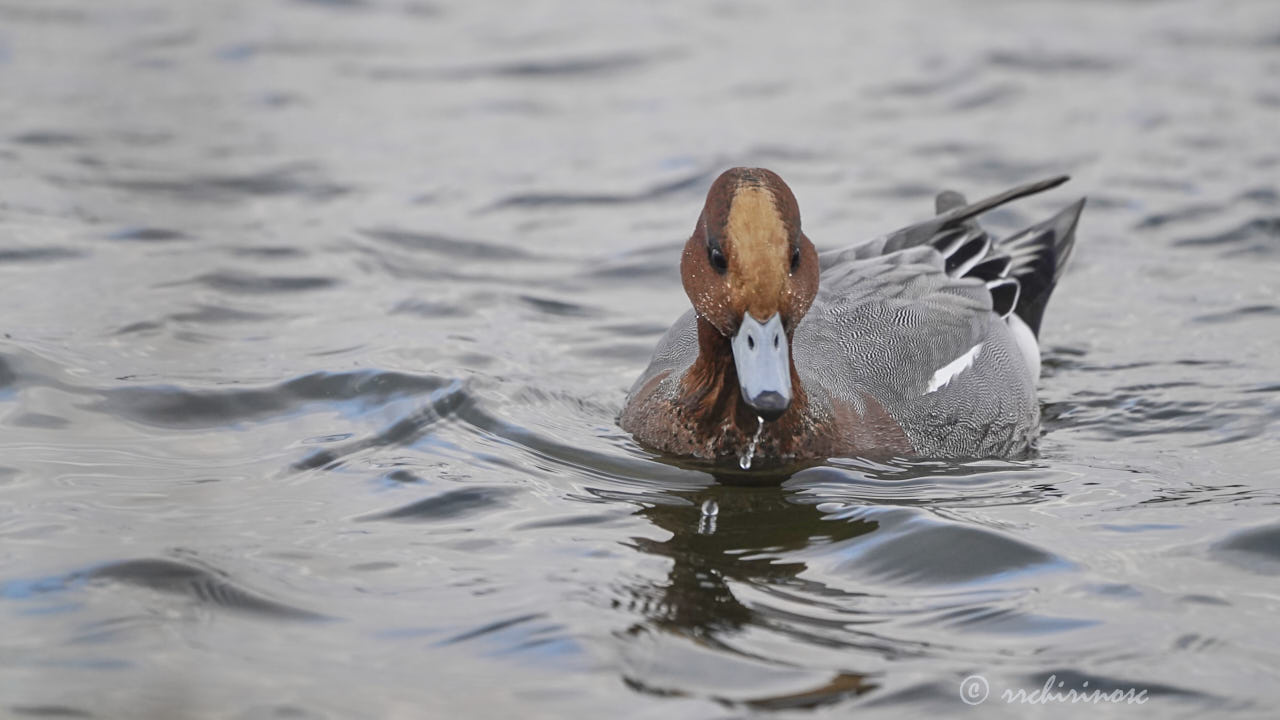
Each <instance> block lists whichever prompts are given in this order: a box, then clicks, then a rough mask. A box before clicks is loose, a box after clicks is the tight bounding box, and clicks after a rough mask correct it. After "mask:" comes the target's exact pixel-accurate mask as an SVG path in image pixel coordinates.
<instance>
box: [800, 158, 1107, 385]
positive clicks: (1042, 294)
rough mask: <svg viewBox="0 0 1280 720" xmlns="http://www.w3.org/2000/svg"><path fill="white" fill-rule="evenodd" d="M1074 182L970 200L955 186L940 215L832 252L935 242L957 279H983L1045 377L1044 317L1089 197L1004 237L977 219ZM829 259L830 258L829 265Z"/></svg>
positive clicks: (1054, 181)
mask: <svg viewBox="0 0 1280 720" xmlns="http://www.w3.org/2000/svg"><path fill="white" fill-rule="evenodd" d="M1067 180H1068V178H1067V176H1065V175H1062V176H1059V177H1055V178H1049V179H1047V180H1041V181H1039V182H1033V183H1028V184H1026V185H1020V186H1018V187H1016V188H1013V189H1011V190H1006V191H1005V192H1002V193H1000V194H998V195H993V196H991V197H989V198H985V199H983V200H979V201H977V202H974V203H969V202H967V201H966V200H965V198H964V196H963V195H961V194H960V193H958V192H955V191H953V190H947V191H944V192H942V193H939V194H938V197H937V201H936V212H937V215H936V216H935V217H932V218H930V219H928V220H925V221H923V222H919V223H916V224H914V225H910V226H908V227H905V228H902V229H901V230H898V231H896V232H893V233H889V234H888V235H885V236H883V237H881V238H879V239H878V240H877V241H873V242H871V243H868V244H866V245H863V246H861V247H858V248H855V249H852V250H850V251H845V252H843V253H833V254H832V255H831V256H830V258H829V259H828V258H823V260H825V261H827V262H832V261H835V260H837V259H841V258H848V257H850V253H852V256H853V257H854V258H861V257H869V256H872V255H883V254H887V253H890V252H894V251H897V250H902V249H905V248H910V247H918V246H921V245H926V244H927V245H932V246H933V247H934V248H936V249H937V250H938V251H939V252H940V253H942V255H943V257H944V258H945V260H946V272H947V274H948V275H950V276H951V277H956V278H959V277H968V278H975V279H979V280H982V281H983V282H985V283H986V286H987V289H988V290H989V291H990V292H991V304H992V309H993V310H994V311H995V312H996V313H997V314H998V315H1000V317H1002V318H1004V319H1005V320H1006V322H1008V324H1009V327H1010V329H1011V330H1012V331H1013V333H1014V336H1015V337H1016V338H1017V340H1018V346H1019V348H1020V349H1021V350H1022V352H1023V355H1024V356H1025V357H1026V359H1027V363H1028V365H1029V366H1030V369H1031V371H1032V375H1033V376H1034V377H1039V375H1040V349H1039V345H1038V343H1037V338H1038V337H1039V335H1040V321H1041V319H1042V318H1043V317H1044V309H1045V306H1046V305H1047V304H1048V302H1049V296H1050V295H1051V294H1053V289H1054V287H1055V286H1056V285H1057V284H1058V280H1059V278H1061V277H1062V271H1063V269H1064V268H1065V267H1066V265H1067V260H1068V259H1070V257H1071V251H1072V248H1073V247H1074V245H1075V234H1076V224H1077V223H1078V222H1079V220H1080V212H1081V211H1082V210H1083V209H1084V203H1085V201H1084V198H1081V199H1080V200H1078V201H1076V202H1074V203H1072V204H1071V205H1069V206H1067V207H1066V208H1064V209H1063V210H1061V211H1060V212H1058V214H1056V215H1054V216H1053V217H1051V218H1049V219H1047V220H1044V221H1043V222H1039V223H1036V224H1035V225H1032V226H1031V227H1029V228H1027V229H1025V230H1023V231H1021V232H1018V233H1015V234H1013V235H1010V236H1009V237H1006V238H1002V239H994V238H992V237H991V235H990V234H988V233H987V231H986V230H983V229H982V227H981V226H980V225H979V224H978V222H977V219H976V218H977V217H978V216H979V215H981V214H983V213H985V212H987V211H989V210H993V209H995V208H997V207H1000V206H1001V205H1004V204H1006V203H1009V202H1012V201H1014V200H1017V199H1019V198H1023V197H1026V196H1028V195H1034V194H1036V193H1040V192H1044V191H1045V190H1049V189H1052V188H1055V187H1057V186H1059V185H1061V184H1062V183H1064V182H1066V181H1067ZM825 264H826V262H824V265H825Z"/></svg>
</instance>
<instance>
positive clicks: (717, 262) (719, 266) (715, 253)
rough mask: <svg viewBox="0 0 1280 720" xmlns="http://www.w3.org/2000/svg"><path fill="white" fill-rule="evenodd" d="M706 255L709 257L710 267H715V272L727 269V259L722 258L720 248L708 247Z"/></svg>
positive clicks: (722, 271)
mask: <svg viewBox="0 0 1280 720" xmlns="http://www.w3.org/2000/svg"><path fill="white" fill-rule="evenodd" d="M707 257H708V258H710V259H711V267H713V268H715V269H716V272H718V273H720V274H721V275H723V274H725V272H726V271H728V270H729V261H728V260H725V259H724V252H723V251H722V250H721V249H720V248H718V247H713V248H710V249H708V250H707Z"/></svg>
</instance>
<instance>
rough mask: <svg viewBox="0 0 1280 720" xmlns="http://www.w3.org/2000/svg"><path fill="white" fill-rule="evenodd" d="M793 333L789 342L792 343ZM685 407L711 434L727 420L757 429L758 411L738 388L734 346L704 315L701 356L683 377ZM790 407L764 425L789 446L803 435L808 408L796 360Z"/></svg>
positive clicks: (745, 428)
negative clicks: (797, 372) (748, 403)
mask: <svg viewBox="0 0 1280 720" xmlns="http://www.w3.org/2000/svg"><path fill="white" fill-rule="evenodd" d="M790 341H791V338H790V336H788V337H787V342H790ZM681 383H682V384H683V388H682V389H683V391H684V392H683V393H681V396H682V397H683V398H684V402H685V408H686V410H687V411H688V412H689V414H690V416H691V417H692V418H693V419H694V420H695V421H696V422H697V423H698V424H699V425H701V426H703V427H705V428H706V429H707V432H709V433H713V434H714V433H715V432H716V430H717V429H718V428H719V427H720V426H721V425H722V424H723V423H724V422H725V421H726V420H728V421H729V422H730V423H731V424H732V425H733V426H734V427H736V428H737V429H738V431H739V432H740V433H742V434H744V435H747V436H750V435H752V434H754V433H755V429H756V412H755V411H754V410H752V409H751V407H750V406H749V405H747V403H746V401H744V400H743V399H742V391H741V390H740V389H739V388H738V370H737V368H736V366H735V365H734V363H733V346H732V345H731V343H730V341H729V338H727V337H725V336H724V335H721V334H720V331H719V330H717V329H716V328H715V326H713V325H712V324H711V323H709V322H707V321H706V320H705V319H704V318H702V317H701V316H699V317H698V359H697V360H695V361H694V363H693V365H692V366H691V367H690V368H689V370H688V372H686V373H685V376H684V378H682V379H681ZM791 392H792V398H791V406H790V407H788V408H787V411H786V412H785V413H783V414H782V417H780V418H778V419H777V420H776V421H774V422H771V423H768V424H767V425H766V426H765V432H766V433H769V434H776V435H777V436H778V437H779V438H780V439H785V441H786V443H787V444H788V445H789V444H790V441H791V439H793V438H796V439H798V438H797V436H798V435H799V434H800V429H801V426H802V419H803V417H804V415H805V413H806V412H807V411H808V407H809V398H808V395H806V394H805V391H804V387H803V386H802V385H801V384H800V377H799V376H798V375H797V374H796V365H795V362H794V361H792V363H791Z"/></svg>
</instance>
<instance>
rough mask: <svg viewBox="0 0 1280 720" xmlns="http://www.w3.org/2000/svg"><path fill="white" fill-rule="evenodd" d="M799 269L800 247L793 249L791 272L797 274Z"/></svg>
mask: <svg viewBox="0 0 1280 720" xmlns="http://www.w3.org/2000/svg"><path fill="white" fill-rule="evenodd" d="M798 267H800V248H799V246H797V247H793V248H791V272H795V271H796V268H798Z"/></svg>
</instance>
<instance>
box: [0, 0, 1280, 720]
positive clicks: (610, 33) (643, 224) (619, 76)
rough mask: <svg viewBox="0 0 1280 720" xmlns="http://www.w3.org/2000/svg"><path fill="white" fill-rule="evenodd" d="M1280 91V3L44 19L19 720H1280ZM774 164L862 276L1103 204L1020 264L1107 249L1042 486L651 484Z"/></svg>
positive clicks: (805, 474) (252, 11)
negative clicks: (681, 328) (690, 248)
mask: <svg viewBox="0 0 1280 720" xmlns="http://www.w3.org/2000/svg"><path fill="white" fill-rule="evenodd" d="M1278 77H1280V11H1278V10H1277V7H1276V5H1275V4H1274V3H1270V2H1266V1H1259V2H1229V3H1209V2H1202V3H1201V2H1184V1H1180V0H1174V1H1171V2H1142V3H1078V2H1036V3H1006V2H977V3H966V4H963V5H960V4H951V3H943V2H927V1H923V0H917V1H912V2H904V3H882V4H876V5H870V4H865V5H858V6H857V7H856V8H854V7H852V6H849V5H847V4H845V3H839V2H808V3H801V4H776V3H763V2H760V3H751V2H723V3H709V4H686V3H659V4H656V5H650V4H628V3H590V4H581V3H565V2H554V1H548V2H534V3H460V2H459V3H447V2H419V1H417V0H346V1H337V0H309V1H300V0H272V1H270V2H267V1H260V0H240V1H234V0H226V1H223V2H205V3H171V2H162V1H160V0H121V1H119V2H113V3H97V2H89V1H88V0H58V1H56V2H54V1H49V2H40V3H31V2H21V1H20V0H18V1H14V0H0V87H3V88H4V91H3V92H0V118H3V121H2V122H0V168H3V172H0V333H2V334H0V626H2V627H3V628H4V632H3V633H0V715H6V716H12V717H166V718H167V717H193V718H206V717H208V718H212V717H233V718H250V717H253V718H256V717H327V718H354V717H371V718H372V717H376V718H389V717H405V718H408V717H615V716H622V717H637V718H662V719H663V720H669V719H670V718H706V717H740V716H743V715H748V714H752V713H761V714H782V715H787V714H792V713H794V714H796V715H797V716H799V717H850V716H851V715H854V714H860V715H866V714H872V715H900V714H902V715H910V716H916V715H920V714H923V713H926V712H939V713H946V714H948V715H949V714H951V713H956V712H960V711H964V710H966V709H967V707H966V706H965V705H964V703H963V702H962V701H961V697H960V695H959V685H960V681H961V680H962V679H964V678H966V677H967V676H970V675H973V674H981V675H982V676H984V677H985V678H986V679H987V681H988V682H989V684H990V688H991V690H992V696H991V698H990V699H989V700H988V701H987V702H986V703H985V704H983V706H982V707H981V709H980V713H981V714H983V715H993V716H1000V715H1006V716H1010V717H1018V716H1022V715H1023V714H1025V711H1026V710H1028V709H1027V708H1023V707H1019V706H1009V705H1006V704H1004V703H1003V702H1002V701H1000V700H999V699H998V697H997V695H998V693H999V692H1000V691H1001V690H1003V689H1006V688H1011V689H1018V688H1022V689H1026V690H1032V689H1035V688H1038V687H1040V686H1041V685H1043V684H1044V682H1045V681H1046V678H1048V677H1049V676H1050V675H1054V676H1056V678H1057V679H1058V680H1060V681H1063V682H1064V683H1067V684H1068V685H1069V686H1071V687H1076V688H1081V687H1084V683H1089V685H1088V687H1090V688H1106V689H1111V688H1130V687H1135V688H1141V689H1145V690H1146V691H1147V692H1148V696H1149V698H1150V699H1149V702H1148V704H1147V706H1146V707H1145V708H1142V709H1141V710H1137V709H1135V708H1131V707H1125V706H1119V707H1114V708H1110V707H1102V708H1098V709H1097V711H1099V712H1109V713H1110V714H1113V715H1115V716H1125V717H1130V716H1133V712H1145V713H1148V714H1150V713H1154V714H1157V715H1160V716H1189V715H1192V714H1196V715H1200V714H1203V713H1204V712H1211V713H1213V714H1214V715H1215V716H1217V715H1227V714H1232V713H1235V714H1239V715H1241V716H1246V715H1248V716H1254V715H1266V714H1268V713H1270V712H1273V709H1274V707H1275V706H1276V704H1277V702H1280V691H1278V690H1277V688H1280V650H1277V648H1280V622H1277V620H1276V608H1277V604H1278V603H1280V516H1278V515H1277V504H1278V502H1280V471H1278V470H1277V467H1278V466H1280V440H1277V437H1278V434H1277V420H1280V364H1278V363H1277V353H1278V352H1280V283H1277V281H1276V274H1277V271H1278V270H1280V265H1278V264H1277V262H1278V261H1280V181H1278V178H1280V140H1278V136H1277V134H1276V128H1277V127H1280V85H1278V84H1277V78H1278ZM740 164H742V165H762V166H767V167H770V168H772V169H774V170H776V171H778V172H779V173H781V174H782V176H783V177H785V178H787V179H788V181H789V182H790V184H791V186H792V188H793V189H794V190H795V192H796V195H797V196H798V198H799V201H800V207H801V211H802V213H803V216H804V220H805V228H806V231H807V233H808V235H809V236H810V237H811V238H813V240H814V241H815V242H816V243H817V245H818V246H819V248H833V247H839V246H842V245H846V244H849V243H852V242H854V241H857V240H860V239H865V238H868V237H871V236H873V235H876V234H878V233H881V232H885V231H888V230H891V229H894V228H896V227H899V226H901V225H904V224H907V223H909V222H912V221H914V220H918V219H920V218H922V217H924V216H925V215H927V214H928V213H929V211H930V210H931V208H932V195H933V194H934V193H936V192H937V191H939V190H941V189H943V188H946V187H954V188H957V189H959V190H961V191H964V192H966V193H969V194H970V195H971V196H975V197H976V196H980V195H983V194H988V193H993V192H997V191H1000V190H1002V189H1005V188H1006V187H1008V186H1010V185H1012V184H1015V183H1020V182H1025V181H1029V180H1033V179H1037V178H1039V177H1042V176H1048V175H1053V174H1057V173H1060V172H1067V173H1071V174H1072V175H1073V177H1074V179H1073V181H1072V183H1070V184H1069V185H1067V186H1065V187H1064V188H1062V189H1060V190H1057V191H1054V192H1053V193H1050V194H1048V195H1046V196H1044V197H1037V198H1034V199H1031V200H1028V201H1024V202H1021V203H1019V204H1017V205H1016V206H1014V207H1010V208H1008V209H1002V210H1000V211H998V212H995V213H992V214H991V215H990V216H989V217H988V219H987V222H988V223H989V225H990V226H991V227H992V228H994V229H996V230H998V231H1000V232H1007V231H1010V230H1013V229H1016V228H1018V227H1021V226H1024V225H1025V224H1028V223H1030V222H1033V221H1035V220H1037V219H1039V218H1041V217H1044V216H1046V215H1047V214H1048V213H1050V212H1052V211H1054V210H1056V209H1057V208H1059V207H1062V206H1064V205H1065V204H1067V203H1068V202H1071V201H1072V200H1074V199H1075V198H1076V197H1078V196H1080V195H1088V196H1089V205H1088V207H1087V208H1086V211H1085V216H1084V220H1083V221H1082V224H1081V226H1080V234H1079V242H1078V244H1077V252H1076V254H1075V256H1074V258H1073V265H1072V267H1071V269H1070V271H1069V272H1068V274H1067V275H1066V277H1065V279H1064V280H1063V282H1062V285H1061V286H1060V288H1059V291H1058V293H1057V294H1056V296H1055V298H1054V300H1053V302H1052V303H1051V304H1050V307H1049V311H1048V313H1047V316H1046V319H1045V323H1044V334H1043V338H1042V340H1043V343H1044V345H1045V348H1046V362H1045V373H1044V378H1043V380H1042V383H1041V393H1042V400H1043V402H1044V413H1045V417H1046V434H1045V436H1044V438H1043V440H1042V443H1041V445H1042V452H1041V456H1040V457H1039V458H1037V459H1035V460H1033V461H1029V462H1019V463H1011V462H981V463H970V464H964V465H947V464H939V463H905V462H903V463H891V464H873V463H868V462H864V461H859V460H833V461H831V462H830V463H828V464H826V465H823V466H821V467H814V468H809V469H806V470H804V471H801V472H798V473H795V474H793V475H791V476H789V477H785V476H784V477H774V478H773V482H772V483H769V484H763V485H758V486H738V485H727V484H724V483H718V482H716V481H715V479H714V478H713V477H712V476H711V475H709V474H707V473H706V472H703V471H700V470H697V469H690V468H686V467H681V466H679V465H676V464H672V463H669V462H662V461H661V460H660V459H657V458H655V457H653V455H652V454H651V453H648V452H646V451H645V450H643V449H642V448H640V447H638V446H637V445H636V444H635V443H634V442H633V441H632V440H631V439H630V438H629V437H628V436H627V435H626V434H625V433H623V432H622V431H620V430H619V429H618V427H617V424H616V418H617V414H618V412H619V409H620V407H621V404H622V401H623V398H624V395H625V391H626V389H627V388H628V386H629V385H630V383H631V381H632V380H633V379H634V378H635V377H636V376H637V375H638V374H639V372H640V370H641V369H642V368H643V367H644V365H645V363H646V361H647V359H648V353H649V352H650V350H651V349H652V347H653V344H654V343H655V341H656V340H657V338H658V337H659V336H660V335H661V333H662V332H663V331H664V330H665V328H666V327H667V326H668V325H669V324H670V322H671V321H672V320H673V319H674V318H676V317H677V316H679V315H680V314H681V313H682V312H683V311H684V309H685V308H686V307H687V304H688V300H687V299H686V298H685V296H684V295H683V293H682V292H681V290H680V284H679V278H678V275H677V272H676V268H677V262H678V253H679V247H680V245H681V244H682V243H683V241H684V239H685V238H687V237H688V233H689V232H690V230H691V229H692V227H693V223H694V221H695V219H696V217H697V213H698V210H699V208H700V204H701V201H702V197H703V195H704V193H705V191H706V188H707V186H708V185H709V183H710V182H711V180H712V179H713V178H714V177H715V175H716V174H718V173H719V172H720V171H721V170H723V169H724V168H726V167H729V166H733V165H740ZM1068 711H1069V709H1063V710H1062V712H1068ZM1093 711H1094V710H1091V712H1093Z"/></svg>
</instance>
